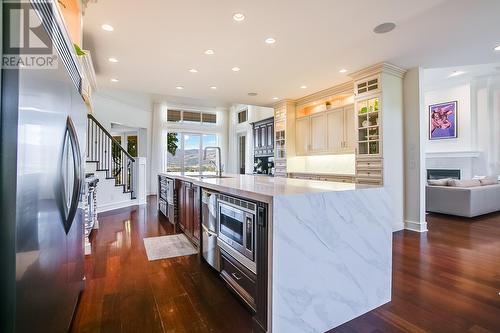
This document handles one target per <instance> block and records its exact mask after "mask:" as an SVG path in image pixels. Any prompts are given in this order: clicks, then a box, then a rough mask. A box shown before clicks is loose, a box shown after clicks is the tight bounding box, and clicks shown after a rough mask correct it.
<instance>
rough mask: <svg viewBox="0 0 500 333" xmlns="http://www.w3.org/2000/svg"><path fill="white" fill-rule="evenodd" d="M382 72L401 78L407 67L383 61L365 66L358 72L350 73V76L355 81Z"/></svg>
mask: <svg viewBox="0 0 500 333" xmlns="http://www.w3.org/2000/svg"><path fill="white" fill-rule="evenodd" d="M380 73H387V74H390V75H393V76H396V77H399V78H403V77H404V75H405V73H406V69H403V68H401V67H398V66H396V65H392V64H389V63H387V62H381V63H378V64H375V65H373V66H370V67H366V68H363V69H361V70H359V71H357V72H354V73H351V74H349V76H350V77H351V78H352V79H353V80H354V81H357V80H361V79H364V78H367V77H370V76H373V75H377V74H380Z"/></svg>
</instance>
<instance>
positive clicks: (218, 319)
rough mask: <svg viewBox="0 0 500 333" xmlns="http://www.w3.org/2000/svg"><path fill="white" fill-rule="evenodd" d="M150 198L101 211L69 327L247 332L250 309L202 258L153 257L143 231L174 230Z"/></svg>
mask: <svg viewBox="0 0 500 333" xmlns="http://www.w3.org/2000/svg"><path fill="white" fill-rule="evenodd" d="M148 203H149V204H148V205H147V206H145V207H144V206H143V207H140V208H139V207H131V208H124V209H120V210H115V211H112V212H107V213H104V214H100V215H99V223H100V229H99V230H98V232H97V233H96V234H95V235H94V238H93V239H92V255H91V256H87V258H86V263H85V264H86V278H87V279H86V288H85V290H84V292H83V293H82V296H81V299H80V303H79V305H78V308H77V312H76V316H75V320H74V322H73V327H72V331H73V332H141V333H146V332H175V333H180V332H182V333H184V332H189V333H190V332H249V331H250V329H249V328H250V327H251V324H252V323H251V316H250V314H249V313H248V311H247V310H246V309H245V308H244V307H243V306H242V305H241V304H240V303H239V302H238V301H237V300H236V298H235V297H234V296H233V295H232V294H231V293H230V292H229V290H228V289H227V288H226V287H225V285H224V283H223V282H222V280H221V279H219V277H218V275H217V274H216V273H214V272H213V271H212V270H211V269H210V268H209V266H208V265H206V264H205V263H202V262H201V259H200V258H198V257H197V256H185V257H177V258H172V259H165V260H156V261H148V259H147V256H146V250H145V248H144V244H143V238H144V237H153V236H160V235H168V234H173V232H174V231H173V228H172V226H171V225H170V224H169V223H168V221H167V220H166V219H165V218H164V217H163V215H161V214H158V213H157V211H156V198H155V197H149V198H148ZM158 215H160V216H158Z"/></svg>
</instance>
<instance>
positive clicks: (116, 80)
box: [109, 78, 118, 82]
mask: <svg viewBox="0 0 500 333" xmlns="http://www.w3.org/2000/svg"><path fill="white" fill-rule="evenodd" d="M109 81H111V82H118V79H115V78H112V79H110V80H109Z"/></svg>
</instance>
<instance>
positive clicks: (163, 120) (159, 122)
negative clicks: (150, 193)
mask: <svg viewBox="0 0 500 333" xmlns="http://www.w3.org/2000/svg"><path fill="white" fill-rule="evenodd" d="M152 125H153V126H152V128H153V135H152V140H151V189H156V188H157V187H158V177H157V175H158V172H163V171H165V169H166V152H167V105H166V104H163V103H155V104H154V106H153V124H152Z"/></svg>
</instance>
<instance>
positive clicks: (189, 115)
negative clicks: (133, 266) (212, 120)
mask: <svg viewBox="0 0 500 333" xmlns="http://www.w3.org/2000/svg"><path fill="white" fill-rule="evenodd" d="M182 122H184V123H200V122H201V113H199V112H189V111H184V112H183V113H182Z"/></svg>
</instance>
